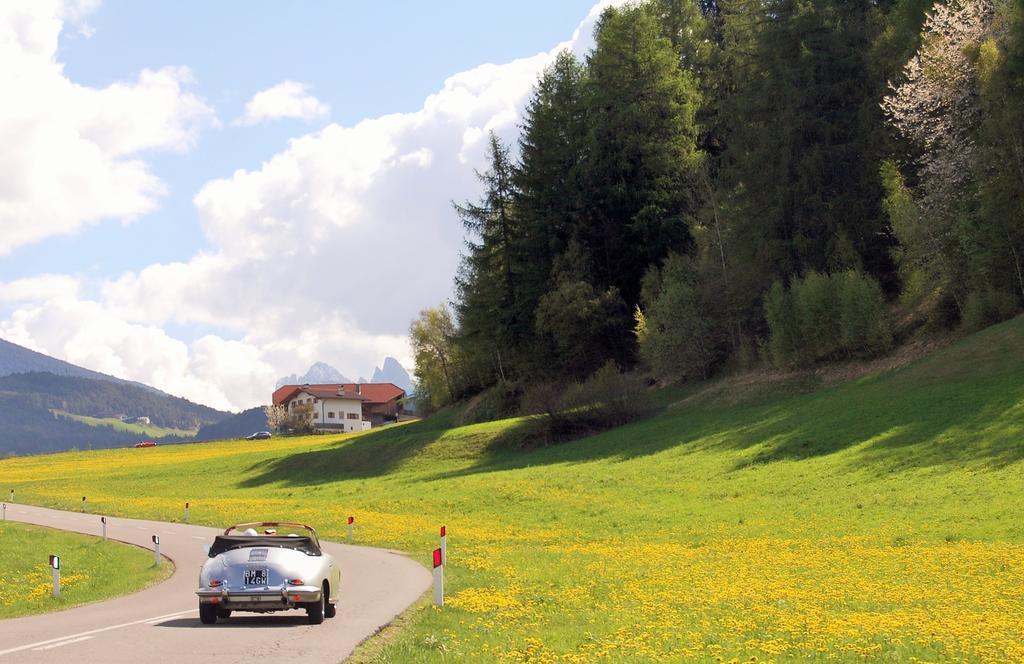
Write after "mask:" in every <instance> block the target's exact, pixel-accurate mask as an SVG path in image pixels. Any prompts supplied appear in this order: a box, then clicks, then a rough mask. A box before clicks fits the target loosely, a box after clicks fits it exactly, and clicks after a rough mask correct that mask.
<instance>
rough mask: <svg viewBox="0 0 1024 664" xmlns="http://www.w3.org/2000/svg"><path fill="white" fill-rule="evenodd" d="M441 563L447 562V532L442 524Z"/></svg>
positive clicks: (445, 563)
mask: <svg viewBox="0 0 1024 664" xmlns="http://www.w3.org/2000/svg"><path fill="white" fill-rule="evenodd" d="M441 564H442V565H447V564H448V533H447V528H445V527H444V526H441Z"/></svg>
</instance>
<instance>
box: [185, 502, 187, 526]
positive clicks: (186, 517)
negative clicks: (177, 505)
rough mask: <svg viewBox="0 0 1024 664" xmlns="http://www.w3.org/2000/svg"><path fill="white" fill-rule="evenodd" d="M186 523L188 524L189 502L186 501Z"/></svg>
mask: <svg viewBox="0 0 1024 664" xmlns="http://www.w3.org/2000/svg"><path fill="white" fill-rule="evenodd" d="M185 523H188V501H185Z"/></svg>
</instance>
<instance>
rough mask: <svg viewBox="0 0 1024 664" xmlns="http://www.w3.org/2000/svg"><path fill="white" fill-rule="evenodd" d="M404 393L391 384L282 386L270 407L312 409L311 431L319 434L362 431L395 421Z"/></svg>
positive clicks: (276, 392)
mask: <svg viewBox="0 0 1024 664" xmlns="http://www.w3.org/2000/svg"><path fill="white" fill-rule="evenodd" d="M404 398H405V390H403V389H402V388H400V387H398V386H397V385H394V384H392V383H331V384H318V385H282V386H281V387H279V388H277V389H276V390H274V396H273V403H274V405H279V406H284V407H285V409H287V410H291V409H293V408H295V407H296V406H300V405H306V404H308V405H311V406H312V407H313V428H314V429H317V430H319V431H363V430H365V429H369V428H370V427H375V426H380V425H382V424H386V423H388V422H396V421H398V416H399V414H400V413H401V405H400V402H401V401H402V400H403V399H404Z"/></svg>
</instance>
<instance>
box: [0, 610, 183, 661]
mask: <svg viewBox="0 0 1024 664" xmlns="http://www.w3.org/2000/svg"><path fill="white" fill-rule="evenodd" d="M198 610H199V609H188V610H186V611H178V612H177V613H168V614H166V615H162V616H154V617H153V618H143V619H142V620H133V621H132V622H126V623H121V624H120V625H110V626H109V627H100V628H99V629H91V630H89V631H87V632H79V633H78V634H68V635H67V636H60V637H57V638H56V639H47V640H45V641H36V642H35V643H29V644H27V645H23V646H18V647H16V648H8V649H7V650H0V656H3V655H10V654H11V653H15V652H21V651H22V650H35V649H36V648H38V647H39V646H46V645H50V644H51V643H58V642H60V641H68V640H71V639H79V637H82V636H91V635H93V634H99V633H101V632H109V631H110V630H113V629H121V628H122V627H130V626H132V625H141V624H142V623H148V622H153V621H154V620H160V619H162V618H177V617H180V616H185V615H188V614H190V613H195V612H196V611H198Z"/></svg>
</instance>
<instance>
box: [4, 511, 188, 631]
mask: <svg viewBox="0 0 1024 664" xmlns="http://www.w3.org/2000/svg"><path fill="white" fill-rule="evenodd" d="M51 553H53V554H57V555H59V556H60V560H61V570H60V572H61V595H60V597H59V598H53V597H52V596H51V591H52V590H53V576H52V574H53V573H52V571H51V570H50V567H49V564H48V559H49V555H50V554H51ZM0 569H2V570H3V574H0V618H13V617H15V616H22V615H28V614H32V613H45V612H47V611H56V610H58V609H68V608H71V607H73V606H78V605H79V604H85V603H87V602H95V601H97V600H103V599H109V598H111V597H118V596H120V595H126V594H128V593H131V592H135V591H137V590H141V589H143V588H145V587H146V586H149V585H152V584H153V583H156V582H157V581H162V580H163V579H165V578H167V577H168V576H170V575H171V572H172V571H173V566H172V565H171V563H169V562H167V561H164V562H163V563H162V564H161V565H160V567H156V566H154V565H153V554H152V553H150V552H148V551H146V550H144V549H140V548H138V547H134V546H129V545H127V544H122V543H120V542H111V541H106V542H104V541H103V540H102V539H100V538H99V537H90V536H88V535H79V534H75V533H66V532H63V531H60V530H52V529H50V528H41V527H38V526H30V525H26V524H22V523H15V522H12V521H4V522H0Z"/></svg>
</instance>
